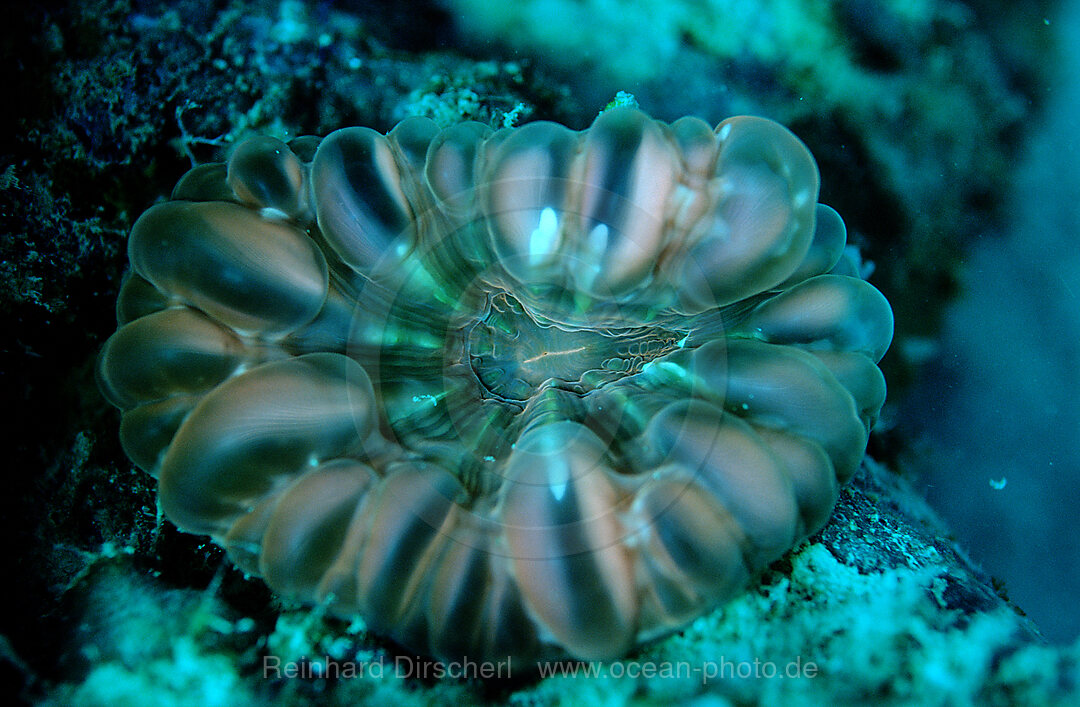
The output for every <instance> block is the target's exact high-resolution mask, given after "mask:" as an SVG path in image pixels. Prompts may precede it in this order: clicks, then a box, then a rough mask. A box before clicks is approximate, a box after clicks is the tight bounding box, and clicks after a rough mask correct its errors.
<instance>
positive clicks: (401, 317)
mask: <svg viewBox="0 0 1080 707" xmlns="http://www.w3.org/2000/svg"><path fill="white" fill-rule="evenodd" d="M817 194H818V171H817V167H816V165H815V163H814V161H813V158H812V157H811V155H810V153H809V152H808V151H807V149H806V148H805V147H804V146H803V144H802V143H801V142H800V141H799V140H798V139H797V138H796V137H795V136H794V135H792V134H791V133H790V132H789V131H787V130H786V129H785V128H783V127H781V126H780V125H778V124H776V123H773V122H771V121H768V120H765V119H762V118H753V117H736V118H731V119H728V120H726V121H724V122H722V123H721V124H720V125H719V126H717V127H716V128H715V130H714V129H711V128H710V127H709V126H708V125H707V124H706V123H704V122H702V121H701V120H698V119H696V118H683V119H680V120H678V121H675V122H674V123H672V124H670V125H669V124H665V123H662V122H659V121H655V120H652V119H650V118H649V117H648V116H646V115H645V114H644V113H641V112H640V111H637V110H635V109H631V108H616V109H612V110H609V111H607V112H605V113H603V114H602V115H601V116H600V117H598V118H597V120H596V121H595V122H594V124H593V125H592V126H591V127H590V128H589V129H588V130H585V131H581V132H576V131H573V130H570V129H568V128H566V127H563V126H561V125H557V124H554V123H543V122H540V123H533V124H529V125H526V126H524V127H521V128H516V129H506V130H501V131H498V132H492V131H491V130H490V129H489V128H487V127H486V126H483V125H480V124H477V123H463V124H460V125H457V126H455V127H452V128H450V129H447V130H441V131H440V130H439V129H437V128H436V126H435V124H434V123H432V122H431V121H428V120H425V119H420V118H412V119H409V120H406V121H404V122H402V123H400V124H399V125H398V126H397V127H395V128H394V129H393V130H392V131H391V132H390V133H389V134H388V135H385V136H384V135H381V134H379V133H377V132H375V131H373V130H369V129H366V128H346V129H343V130H338V131H336V132H334V133H331V134H330V135H329V136H327V137H326V138H323V139H321V140H320V139H318V138H310V137H305V138H299V139H297V140H295V141H293V142H292V143H290V144H288V145H286V144H285V143H282V142H280V141H277V140H274V139H271V138H266V137H256V138H250V139H248V140H246V141H244V142H242V143H240V144H239V145H238V146H237V147H236V148H235V149H234V151H233V153H232V155H231V157H230V158H229V160H228V162H227V163H226V164H210V165H202V166H200V167H197V168H195V169H194V170H192V171H191V172H189V173H188V174H187V175H185V177H184V178H183V179H182V180H181V181H180V183H179V184H178V185H177V187H176V189H175V190H174V193H173V197H172V199H171V200H170V201H168V202H165V203H162V204H159V205H156V206H154V207H152V208H151V209H150V210H149V211H147V212H146V213H145V214H143V215H142V217H141V218H139V220H138V221H137V222H136V224H135V226H134V228H133V230H132V233H131V238H130V241H129V258H130V262H131V273H130V274H129V276H128V277H127V279H126V281H125V283H124V285H123V287H122V289H121V293H120V298H119V302H118V305H117V312H118V318H119V322H120V328H119V329H118V331H117V332H116V334H114V335H113V337H112V338H111V339H110V340H109V341H108V342H107V344H106V345H105V348H104V350H103V352H102V355H101V358H100V364H99V379H100V381H101V387H102V390H103V391H104V393H105V395H106V397H107V398H108V399H109V400H110V401H111V402H112V403H114V404H115V405H117V406H118V407H120V408H121V409H122V410H123V419H122V424H121V428H120V434H121V440H122V443H123V445H124V448H125V450H126V451H127V453H128V455H129V456H130V457H131V459H132V460H133V461H134V462H135V463H136V464H137V465H138V466H140V467H141V468H143V469H144V470H146V471H147V472H149V473H150V474H153V475H154V476H156V477H157V479H158V484H159V490H160V499H161V505H162V508H163V509H164V512H165V514H166V516H167V517H168V518H169V519H170V520H172V521H173V522H174V523H176V524H177V525H178V526H179V527H180V528H182V529H184V530H187V531H189V532H193V533H202V534H207V535H210V536H211V537H212V538H213V539H214V540H215V541H216V542H217V543H219V544H220V545H222V546H223V547H224V548H225V549H226V551H227V552H228V554H229V555H230V556H231V557H232V559H233V560H234V561H235V562H236V564H237V565H239V566H240V567H241V568H243V569H244V570H246V571H249V572H252V573H255V574H258V575H260V576H262V577H263V578H265V580H266V582H267V583H268V584H269V585H270V586H271V587H272V588H273V589H274V590H276V591H277V592H279V593H281V594H283V595H286V596H289V597H294V598H298V599H301V600H305V601H310V602H319V603H324V604H325V605H327V606H329V607H330V608H331V610H332V611H334V612H336V613H339V614H342V615H354V614H357V613H359V614H360V615H362V616H363V617H364V618H365V619H366V621H367V622H368V624H369V626H370V627H371V628H372V629H374V630H375V631H377V632H380V633H382V634H385V635H387V636H389V637H391V638H392V639H394V640H396V641H398V642H399V643H401V644H403V645H404V646H406V647H408V648H409V649H411V650H413V651H416V652H418V653H425V654H430V655H436V656H441V657H461V656H468V657H470V658H473V659H476V660H481V659H485V658H494V657H504V656H507V655H511V656H514V657H515V658H518V659H523V660H529V659H539V658H542V657H546V656H553V655H572V656H576V657H580V658H611V657H617V656H620V655H623V654H625V653H626V652H627V651H629V650H631V649H632V648H633V647H634V646H635V645H636V644H637V643H639V642H642V641H646V640H649V639H652V638H654V637H657V636H660V635H663V634H665V633H668V632H670V631H672V630H675V629H677V628H678V627H680V626H682V625H684V624H686V623H687V622H688V621H691V620H692V619H694V618H695V617H697V616H699V615H701V614H702V613H703V612H706V611H708V610H710V609H712V608H714V607H716V606H717V605H719V604H720V603H721V602H723V601H725V600H726V599H728V598H730V597H731V596H733V595H734V594H735V593H737V592H738V591H740V590H741V589H742V588H743V587H744V586H745V585H746V583H747V582H748V581H749V579H750V578H751V577H753V576H754V575H755V573H757V572H759V571H760V570H761V569H762V568H763V567H764V566H765V565H767V564H768V563H770V562H772V561H773V560H775V559H776V558H778V557H779V556H780V555H782V554H783V553H784V552H785V551H787V550H788V549H789V548H791V547H792V546H793V545H794V544H795V543H796V542H797V541H798V540H799V539H801V538H803V537H806V536H807V535H809V534H810V533H812V532H814V531H815V530H817V529H818V528H820V527H821V526H822V525H823V524H824V523H825V522H826V520H827V519H828V517H829V515H830V513H831V511H832V508H833V505H834V504H835V502H836V499H837V495H838V489H839V487H840V485H842V484H843V483H845V482H846V481H848V480H849V479H850V478H851V476H852V474H853V473H854V472H855V470H856V468H857V467H858V465H859V463H860V460H861V459H862V456H863V453H864V450H865V446H866V442H867V437H868V434H869V430H870V428H871V426H872V425H873V423H874V421H875V419H876V417H877V415H878V413H879V411H880V408H881V406H882V404H883V402H884V398H885V384H884V379H883V377H882V375H881V372H880V370H879V369H878V367H877V365H876V364H877V361H878V360H879V359H880V358H881V356H882V355H883V354H884V352H885V350H886V348H887V347H888V345H889V342H890V340H891V337H892V312H891V309H890V307H889V305H888V303H887V302H886V301H885V299H884V298H883V297H882V296H881V294H880V293H879V292H878V291H877V290H876V289H874V288H873V287H872V286H871V285H869V284H868V283H866V282H865V281H863V280H862V279H860V278H859V277H858V276H857V273H856V271H855V269H854V268H853V267H852V266H851V264H850V263H849V261H848V260H846V259H845V258H843V257H842V254H843V251H844V245H845V240H846V234H845V229H844V224H843V221H842V220H841V219H840V217H839V216H838V215H837V214H836V212H834V211H833V210H832V209H830V208H829V207H827V206H823V205H821V204H817V203H816V202H817Z"/></svg>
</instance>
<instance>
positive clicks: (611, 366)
mask: <svg viewBox="0 0 1080 707" xmlns="http://www.w3.org/2000/svg"><path fill="white" fill-rule="evenodd" d="M683 338H685V334H680V333H678V332H672V331H668V330H666V329H663V328H660V327H624V328H621V329H602V330H601V329H584V328H571V327H568V326H567V325H564V324H559V323H556V322H545V321H543V320H542V319H540V318H539V317H538V316H537V315H534V314H532V313H531V312H530V311H529V310H528V309H527V308H526V307H525V306H524V305H523V304H522V303H521V302H520V301H519V300H518V299H516V298H515V297H514V296H513V295H511V294H509V293H505V292H504V293H499V294H496V295H494V296H492V297H490V298H489V299H488V302H487V306H486V308H485V312H484V314H483V316H481V317H480V318H478V320H477V321H476V322H475V323H474V324H472V325H471V326H470V327H469V328H468V329H467V333H466V342H467V343H466V346H467V349H468V353H467V356H468V360H469V362H470V365H471V367H472V370H473V372H474V373H475V374H476V377H477V380H478V381H480V384H481V386H482V387H483V389H484V391H485V393H486V394H487V395H489V396H491V397H492V398H496V399H499V400H503V401H506V402H514V403H525V402H527V401H528V400H529V399H530V398H532V397H533V396H534V395H535V394H536V393H537V391H538V390H540V389H541V388H542V387H543V386H544V385H545V384H548V385H554V386H557V387H561V388H568V389H574V390H578V391H581V392H586V391H588V390H591V389H593V388H596V387H597V386H599V385H601V384H602V383H604V382H608V381H613V380H618V379H620V378H622V377H624V376H626V375H632V374H634V373H638V372H640V371H641V367H642V366H643V365H644V364H645V363H648V362H649V361H651V360H653V359H655V358H658V357H660V356H663V355H665V354H667V353H669V352H671V351H674V350H677V348H678V342H679V341H681V340H682V339H683Z"/></svg>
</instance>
